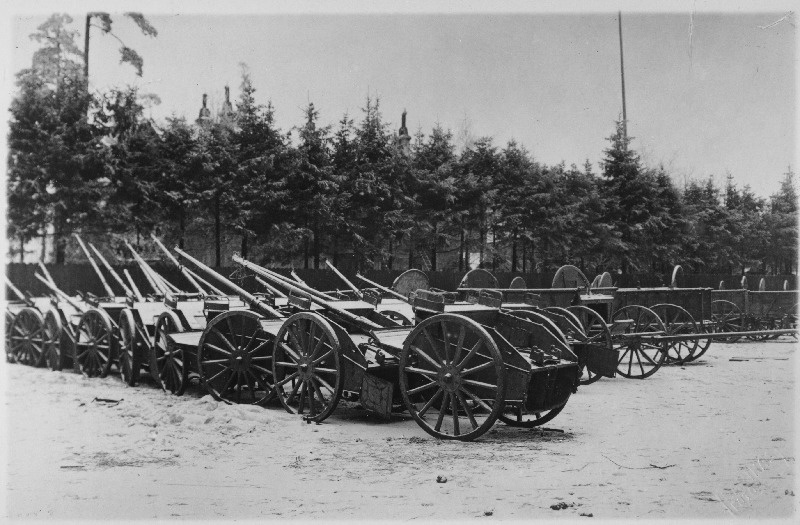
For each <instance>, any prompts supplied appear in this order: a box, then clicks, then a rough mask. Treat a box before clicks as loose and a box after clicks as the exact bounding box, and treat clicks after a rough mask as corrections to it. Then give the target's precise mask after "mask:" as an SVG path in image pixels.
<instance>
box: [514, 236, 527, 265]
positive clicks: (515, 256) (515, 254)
mask: <svg viewBox="0 0 800 525" xmlns="http://www.w3.org/2000/svg"><path fill="white" fill-rule="evenodd" d="M511 271H512V272H516V271H517V232H514V237H513V238H512V240H511ZM524 271H525V270H523V272H524Z"/></svg>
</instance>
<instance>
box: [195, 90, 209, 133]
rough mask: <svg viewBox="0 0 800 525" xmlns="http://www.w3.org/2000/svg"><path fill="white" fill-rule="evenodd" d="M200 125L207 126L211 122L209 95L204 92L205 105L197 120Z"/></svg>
mask: <svg viewBox="0 0 800 525" xmlns="http://www.w3.org/2000/svg"><path fill="white" fill-rule="evenodd" d="M195 123H197V125H198V126H205V125H207V124H210V123H211V110H210V109H208V95H207V94H205V93H203V107H202V108H200V115H199V116H198V117H197V120H195Z"/></svg>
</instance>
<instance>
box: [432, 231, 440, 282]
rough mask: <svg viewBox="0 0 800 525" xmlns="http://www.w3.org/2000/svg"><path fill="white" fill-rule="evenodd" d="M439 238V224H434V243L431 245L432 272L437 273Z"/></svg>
mask: <svg viewBox="0 0 800 525" xmlns="http://www.w3.org/2000/svg"><path fill="white" fill-rule="evenodd" d="M438 237H439V223H438V222H434V223H433V242H432V243H431V271H432V272H435V271H436V243H437V242H438Z"/></svg>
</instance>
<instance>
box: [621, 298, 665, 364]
mask: <svg viewBox="0 0 800 525" xmlns="http://www.w3.org/2000/svg"><path fill="white" fill-rule="evenodd" d="M625 319H627V320H632V321H633V322H632V323H630V324H628V325H627V326H626V327H625V331H624V332H623V333H622V334H620V335H619V336H618V337H617V338H616V340H615V341H614V346H615V347H616V348H617V349H618V350H619V359H618V361H617V373H618V374H619V375H621V376H622V377H628V378H632V379H644V378H647V377H650V376H651V375H653V374H655V373H656V371H657V370H658V369H659V368H661V365H662V364H664V361H665V360H666V357H667V345H666V343H661V342H658V341H655V340H653V339H651V338H650V337H651V335H650V334H652V335H653V336H655V335H663V334H664V333H666V327H665V326H664V323H663V322H661V319H660V318H659V317H658V315H656V313H655V312H654V311H652V310H651V309H649V308H646V307H644V306H638V305H631V306H625V307H623V308H620V309H619V310H617V311H616V312H615V313H614V316H613V318H612V322H614V321H621V320H625ZM626 334H637V335H632V336H630V337H626Z"/></svg>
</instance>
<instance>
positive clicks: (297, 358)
mask: <svg viewBox="0 0 800 525" xmlns="http://www.w3.org/2000/svg"><path fill="white" fill-rule="evenodd" d="M278 344H279V345H280V347H281V348H282V349H283V351H284V352H286V353H287V354H288V355H289V357H291V358H292V359H294V361H295V364H297V363H299V362H300V356H299V355H297V354H296V353H295V352H294V350H292V349H291V348H289V345H287V344H286V343H283V342H279V343H278Z"/></svg>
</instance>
